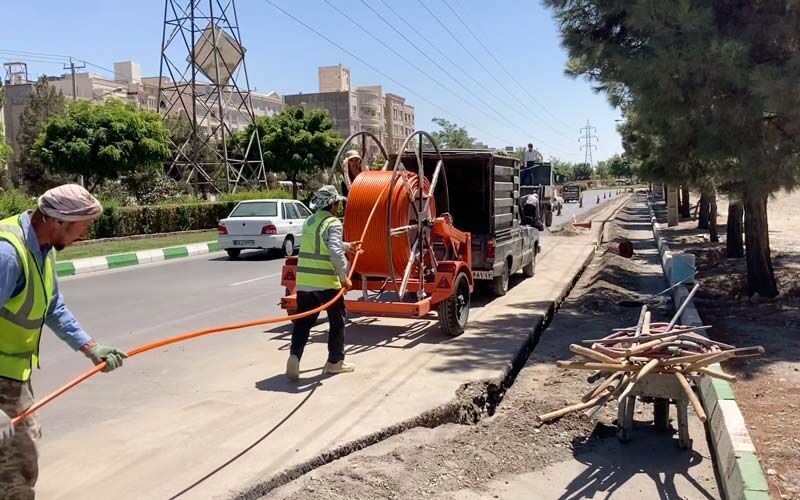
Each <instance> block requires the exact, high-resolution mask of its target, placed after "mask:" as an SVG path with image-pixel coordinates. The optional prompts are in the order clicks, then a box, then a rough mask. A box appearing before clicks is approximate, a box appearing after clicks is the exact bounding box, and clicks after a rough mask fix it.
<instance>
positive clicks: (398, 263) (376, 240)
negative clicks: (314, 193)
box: [344, 170, 436, 277]
mask: <svg viewBox="0 0 800 500" xmlns="http://www.w3.org/2000/svg"><path fill="white" fill-rule="evenodd" d="M396 175H397V179H396V180H395V184H394V187H393V188H392V191H391V193H389V195H388V196H380V197H379V199H378V206H377V210H376V211H375V217H374V221H373V222H374V223H375V224H374V225H373V228H374V229H373V230H372V231H369V232H366V233H365V235H364V236H363V238H364V239H363V243H364V247H365V248H368V249H369V251H368V252H365V253H364V255H363V256H362V258H361V259H360V260H359V261H358V264H357V265H354V266H353V267H354V268H355V271H356V272H357V273H359V274H362V275H365V276H370V277H388V276H390V272H389V267H388V264H387V258H386V257H387V251H386V250H387V248H386V247H387V245H388V244H391V245H392V263H391V265H392V269H393V270H394V275H395V276H402V275H403V272H404V271H405V268H406V264H407V263H408V259H409V258H410V256H411V244H410V242H409V240H410V238H409V235H408V233H401V234H398V235H396V236H392V237H391V238H390V239H391V242H387V241H386V231H385V228H387V227H390V228H397V227H402V226H407V225H409V224H410V223H411V221H412V219H413V217H414V210H413V208H412V206H411V200H410V197H409V194H410V195H412V196H413V197H414V199H415V200H416V199H417V198H418V196H419V189H420V185H419V177H418V176H417V175H416V174H414V173H412V172H409V171H405V170H402V171H398V172H397V174H396ZM400 176H404V177H405V179H406V180H407V181H408V183H407V184H408V185H406V183H405V182H403V180H402V179H400ZM391 179H392V172H391V171H371V172H362V173H361V174H359V175H358V177H356V180H355V181H354V182H353V186H352V188H351V190H350V194H349V196H348V198H347V206H346V207H345V212H344V220H345V222H346V224H345V226H344V239H345V241H350V240H351V239H352V238H354V237H355V235H356V234H357V233H358V231H360V230H361V229H362V228H364V227H365V226H366V225H367V222H368V217H367V215H368V214H369V211H368V209H369V207H370V206H371V205H372V203H373V202H374V200H375V195H374V193H379V192H384V191H388V190H389V188H390V183H391ZM423 188H424V191H423V192H424V193H427V192H428V191H429V189H430V183H429V182H428V179H426V178H423ZM409 190H410V191H411V193H409ZM390 198H391V200H392V206H391V210H392V212H391V214H387V205H388V203H389V199H390ZM429 211H430V213H431V214H432V215H435V214H436V203H435V201H434V200H433V199H431V201H430V208H429ZM387 217H388V218H387ZM423 250H424V249H423Z"/></svg>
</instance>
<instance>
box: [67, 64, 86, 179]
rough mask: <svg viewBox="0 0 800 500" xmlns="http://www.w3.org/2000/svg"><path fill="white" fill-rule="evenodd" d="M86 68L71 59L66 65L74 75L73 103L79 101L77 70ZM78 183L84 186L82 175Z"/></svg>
mask: <svg viewBox="0 0 800 500" xmlns="http://www.w3.org/2000/svg"><path fill="white" fill-rule="evenodd" d="M85 67H86V65H85V64H81V65H80V66H75V61H73V60H72V58H71V57H70V58H69V66H67V65H66V64H65V65H64V69H68V70H69V71H70V73H71V74H72V100H73V101H77V100H78V81H77V80H76V79H75V70H76V69H83V68H85ZM78 182H79V183H80V185H81V186H84V180H83V175H81V176H80V177H79V178H78Z"/></svg>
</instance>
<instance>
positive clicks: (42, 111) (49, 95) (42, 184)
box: [12, 76, 70, 194]
mask: <svg viewBox="0 0 800 500" xmlns="http://www.w3.org/2000/svg"><path fill="white" fill-rule="evenodd" d="M65 107H66V104H65V101H64V96H63V95H61V94H60V93H59V92H56V89H55V88H54V87H53V86H52V85H50V83H49V82H48V81H47V77H46V76H42V77H41V78H39V80H38V81H37V82H36V84H35V85H34V87H33V93H32V94H31V99H30V101H29V102H28V105H27V106H25V109H23V110H22V114H21V115H20V119H19V132H18V133H17V144H19V151H18V153H19V161H15V162H14V169H13V178H12V182H14V184H16V185H20V186H22V187H23V188H24V189H25V190H26V191H27V192H28V193H30V194H38V193H41V192H43V191H45V190H47V189H49V188H51V187H54V186H56V185H58V184H60V183H62V182H64V181H67V180H70V179H69V178H66V177H64V176H58V175H56V176H53V175H50V174H49V173H48V172H47V171H46V169H45V167H44V165H43V164H42V162H41V161H40V160H39V158H38V157H36V156H35V155H34V154H33V151H32V150H33V144H34V142H35V141H36V138H37V137H39V134H41V133H42V130H44V126H45V124H46V123H47V122H48V121H49V120H50V119H52V118H55V117H57V116H60V115H61V114H63V113H64V110H65Z"/></svg>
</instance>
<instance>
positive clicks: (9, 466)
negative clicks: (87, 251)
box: [0, 184, 125, 500]
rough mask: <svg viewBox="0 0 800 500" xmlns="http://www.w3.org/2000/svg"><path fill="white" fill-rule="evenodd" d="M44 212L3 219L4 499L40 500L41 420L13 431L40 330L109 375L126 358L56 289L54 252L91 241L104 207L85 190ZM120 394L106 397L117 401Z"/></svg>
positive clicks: (70, 192)
mask: <svg viewBox="0 0 800 500" xmlns="http://www.w3.org/2000/svg"><path fill="white" fill-rule="evenodd" d="M37 206H38V208H37V209H36V210H30V211H26V212H23V213H21V214H19V215H14V216H11V217H8V218H6V219H3V220H0V477H1V478H2V483H3V487H2V488H0V500H6V499H19V498H34V486H35V484H36V477H37V475H38V453H37V450H36V441H37V440H38V439H39V435H40V431H39V424H38V421H37V418H36V415H35V414H33V415H30V416H28V417H27V418H26V419H25V420H24V421H22V422H21V423H19V424H18V425H17V427H16V429H15V427H14V425H13V424H12V423H11V417H15V416H16V415H18V414H19V413H21V412H22V410H24V409H26V408H28V407H29V406H31V404H33V392H32V388H31V380H30V377H31V374H32V372H33V369H34V368H36V367H38V364H39V363H38V361H39V341H40V337H41V335H42V327H43V326H44V325H47V326H48V327H49V328H50V329H51V330H53V332H55V334H56V335H57V336H58V337H59V338H61V340H63V341H64V342H66V343H67V344H68V345H69V346H70V347H72V349H74V350H76V351H78V350H80V351H81V352H82V353H83V354H84V355H86V357H88V358H89V359H90V360H91V361H92V362H93V363H94V364H96V365H97V364H100V363H103V362H104V363H105V366H104V368H103V371H111V370H114V369H116V368H118V367H120V366H122V360H123V358H125V354H124V353H123V352H121V351H119V350H117V349H114V348H113V347H107V346H102V345H99V344H97V343H95V342H94V341H93V340H92V339H91V337H90V336H89V335H88V334H87V333H86V332H85V331H84V330H83V328H81V326H80V324H79V323H78V321H77V320H76V319H75V316H73V314H72V313H71V312H70V310H69V309H68V308H67V306H66V304H65V303H64V298H63V297H62V295H61V292H60V291H59V289H58V281H57V278H56V271H55V257H54V255H55V251H54V249H55V250H61V249H63V248H64V247H67V246H69V245H71V244H72V243H74V242H75V241H77V240H79V239H82V238H86V236H87V235H88V231H89V226H91V224H92V223H93V222H94V220H95V219H96V218H97V217H99V216H100V214H101V213H102V211H103V208H102V207H101V206H100V203H99V202H98V201H97V199H95V197H94V196H92V195H91V194H90V193H89V192H88V191H86V190H85V189H84V188H82V187H81V186H78V185H76V184H68V185H65V186H59V187H57V188H54V189H51V190H49V191H47V192H46V193H44V194H43V195H42V196H41V197H40V198H39V200H38V203H37ZM115 398H116V396H113V395H108V398H107V399H108V401H109V403H111V402H112V401H113V400H114V399H115Z"/></svg>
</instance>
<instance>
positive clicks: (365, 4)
mask: <svg viewBox="0 0 800 500" xmlns="http://www.w3.org/2000/svg"><path fill="white" fill-rule="evenodd" d="M326 1H327V0H326ZM360 1H361V3H362V4H364V6H365V7H366V8H368V9H369V10H370V11H372V13H373V14H375V15H376V16H377V17H378V18H379V19H380V20H381V21H383V22H384V24H386V25H387V26H389V28H391V29H392V30H394V32H395V33H397V34H398V35H400V36H401V37H402V38H403V40H405V41H406V42H407V43H408V44H409V45H411V46H412V47H414V49H416V51H417V52H419V53H420V54H422V56H423V57H425V58H426V59H428V60H429V61H430V62H431V63H432V64H433V65H434V66H435V67H436V68H438V69H439V70H440V71H441V72H443V73H444V74H445V75H447V76H448V77H449V78H450V79H451V80H453V81H454V82H455V83H456V84H457V85H458V86H460V87H461V88H462V89H464V90H465V91H466V92H467V93H468V94H469V95H471V96H472V97H474V98H475V99H476V100H477V101H478V102H480V103H481V104H483V105H484V106H486V108H487V109H490V110H492V111H493V112H494V113H495V114H496V115H497V116H498V117H500V119H501V120H503V121H504V122H508V123H511V122H510V120H508V118H506V117H505V116H503V115H502V114H500V113H499V112H498V111H497V110H496V109H494V107H493V106H492V105H491V104H489V103H488V102H486V100H484V99H483V98H482V97H481V96H479V95H478V94H476V93H475V92H473V91H472V90H471V89H470V88H469V87H467V86H466V85H464V84H463V83H462V82H461V80H460V79H458V78H456V77H455V76H453V74H452V73H450V72H449V71H447V69H445V68H444V67H443V66H442V65H441V64H440V63H438V62H437V61H436V60H434V59H433V58H432V57H431V56H429V55H428V54H427V53H426V52H425V51H424V50H422V49H421V48H420V47H419V45H417V44H416V43H414V41H413V40H411V39H409V38H408V37H407V36H406V35H405V34H404V33H403V32H402V31H401V30H399V29H398V28H397V27H396V26H395V25H394V24H392V23H391V22H389V21H388V20H387V19H386V18H385V17H383V16H382V15H381V13H380V12H378V11H377V10H375V8H373V7H372V6H371V5H370V4H369V3H367V1H366V0H360ZM390 10H392V9H390ZM412 29H413V28H412ZM447 90H448V92H450V93H453V92H452V91H450V89H447ZM454 95H455V94H454ZM462 100H463V99H462ZM469 104H470V105H471V103H469ZM515 127H518V132H520V133H522V134H524V135H526V136H529V137H532V138H533V139H535V140H536V141H538V142H541V143H542V144H545V145H547V146H548V147H551V148H553V149H558V148H556V147H554V146H552V145H550V144H547V143H546V142H545V141H543V140H542V139H540V138H538V137H535V136H534V135H533V134H531V133H530V132H529V131H526V130H524V129H523V128H520V127H519V125H518V124H516V125H515Z"/></svg>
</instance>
